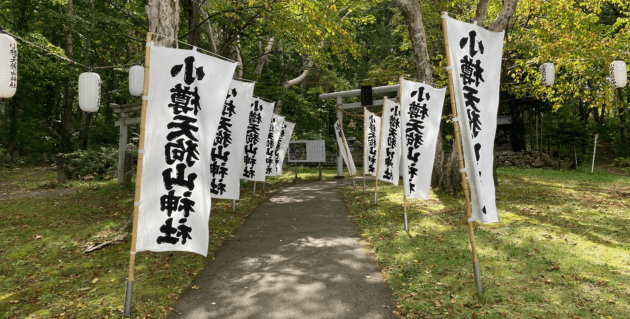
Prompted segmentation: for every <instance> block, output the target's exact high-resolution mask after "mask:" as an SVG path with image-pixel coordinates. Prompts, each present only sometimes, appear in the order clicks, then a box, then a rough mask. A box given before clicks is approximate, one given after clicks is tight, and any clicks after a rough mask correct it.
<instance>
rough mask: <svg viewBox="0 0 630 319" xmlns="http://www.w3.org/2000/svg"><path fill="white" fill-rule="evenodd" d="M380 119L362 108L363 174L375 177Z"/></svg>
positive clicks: (379, 137)
mask: <svg viewBox="0 0 630 319" xmlns="http://www.w3.org/2000/svg"><path fill="white" fill-rule="evenodd" d="M380 139H381V118H380V117H379V116H376V114H374V113H372V112H370V111H368V110H367V109H366V108H363V174H365V175H372V176H376V164H377V163H378V158H377V156H378V143H379V141H380Z"/></svg>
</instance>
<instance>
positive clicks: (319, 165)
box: [317, 162, 322, 181]
mask: <svg viewBox="0 0 630 319" xmlns="http://www.w3.org/2000/svg"><path fill="white" fill-rule="evenodd" d="M317 167H318V168H319V180H320V181H321V180H322V163H321V162H319V163H317Z"/></svg>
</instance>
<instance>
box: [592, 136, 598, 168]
mask: <svg viewBox="0 0 630 319" xmlns="http://www.w3.org/2000/svg"><path fill="white" fill-rule="evenodd" d="M598 137H599V133H597V134H595V146H593V165H592V166H591V173H592V172H593V171H594V170H595V153H596V152H597V138H598Z"/></svg>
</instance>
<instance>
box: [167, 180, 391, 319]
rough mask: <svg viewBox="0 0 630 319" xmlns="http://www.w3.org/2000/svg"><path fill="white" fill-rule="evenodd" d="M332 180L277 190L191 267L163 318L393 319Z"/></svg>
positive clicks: (384, 289) (382, 288) (383, 289)
mask: <svg viewBox="0 0 630 319" xmlns="http://www.w3.org/2000/svg"><path fill="white" fill-rule="evenodd" d="M349 182H350V180H345V181H343V182H341V184H348V183H349ZM339 185H340V183H338V182H335V181H330V182H320V183H311V184H303V185H299V186H294V187H291V188H283V189H280V190H279V191H277V192H276V193H275V194H274V195H273V196H272V197H271V198H270V199H269V200H268V201H266V202H265V203H263V204H262V205H261V206H260V207H259V208H257V209H256V210H255V211H254V212H253V213H252V215H251V216H250V217H249V219H248V220H247V222H246V223H245V224H244V225H243V226H242V227H241V228H240V229H238V230H237V231H236V232H235V233H234V237H233V238H231V240H230V241H228V242H227V243H226V244H225V245H224V246H223V247H222V248H221V250H220V251H219V252H218V254H217V255H216V259H215V260H213V261H212V262H210V263H209V264H208V266H207V268H206V269H205V270H203V271H202V272H201V273H200V274H199V276H198V277H197V279H196V280H195V282H194V283H193V287H192V289H189V290H188V291H187V292H186V293H185V294H184V296H183V297H182V299H181V300H180V302H179V305H178V307H177V309H176V310H175V311H173V312H172V313H171V314H170V318H251V319H253V318H375V319H376V318H397V316H395V315H394V314H393V313H392V309H393V308H394V307H393V302H392V294H391V291H390V290H389V289H388V288H387V287H386V286H385V284H384V283H383V282H382V280H381V279H380V278H379V276H378V273H377V269H376V267H375V266H374V265H373V264H372V263H371V262H370V256H369V255H368V251H367V250H366V249H365V248H363V246H362V245H361V243H360V241H359V238H358V235H357V233H356V228H355V226H354V225H353V224H352V222H351V221H350V220H349V216H348V214H347V212H346V210H345V209H344V204H343V201H342V199H341V198H340V196H339V195H338V193H337V187H338V186H339ZM357 186H360V185H357ZM357 189H359V187H357Z"/></svg>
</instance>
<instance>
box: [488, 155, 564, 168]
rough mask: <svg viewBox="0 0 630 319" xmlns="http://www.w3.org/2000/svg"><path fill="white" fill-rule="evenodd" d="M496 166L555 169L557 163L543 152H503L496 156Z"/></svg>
mask: <svg viewBox="0 0 630 319" xmlns="http://www.w3.org/2000/svg"><path fill="white" fill-rule="evenodd" d="M496 159H497V165H498V166H516V167H546V168H556V167H557V166H558V162H557V161H556V160H555V159H553V158H551V156H549V155H548V154H545V153H543V152H503V153H497V154H496Z"/></svg>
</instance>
